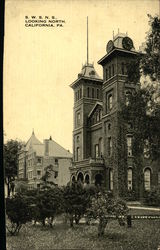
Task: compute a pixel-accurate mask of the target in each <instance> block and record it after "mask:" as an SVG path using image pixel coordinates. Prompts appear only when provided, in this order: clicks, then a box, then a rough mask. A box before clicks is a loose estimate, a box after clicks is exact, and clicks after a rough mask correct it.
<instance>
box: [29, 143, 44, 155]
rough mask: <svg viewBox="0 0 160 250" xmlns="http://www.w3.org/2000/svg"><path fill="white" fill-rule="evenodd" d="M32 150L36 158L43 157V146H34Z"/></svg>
mask: <svg viewBox="0 0 160 250" xmlns="http://www.w3.org/2000/svg"><path fill="white" fill-rule="evenodd" d="M32 148H33V150H34V152H36V155H37V156H42V157H43V156H44V144H34V145H33V146H32Z"/></svg>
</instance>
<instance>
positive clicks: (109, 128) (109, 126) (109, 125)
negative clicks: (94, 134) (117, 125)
mask: <svg viewBox="0 0 160 250" xmlns="http://www.w3.org/2000/svg"><path fill="white" fill-rule="evenodd" d="M110 130H111V124H110V123H109V124H108V131H110Z"/></svg>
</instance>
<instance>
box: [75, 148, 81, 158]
mask: <svg viewBox="0 0 160 250" xmlns="http://www.w3.org/2000/svg"><path fill="white" fill-rule="evenodd" d="M79 159H80V148H79V147H77V149H76V160H77V161H79Z"/></svg>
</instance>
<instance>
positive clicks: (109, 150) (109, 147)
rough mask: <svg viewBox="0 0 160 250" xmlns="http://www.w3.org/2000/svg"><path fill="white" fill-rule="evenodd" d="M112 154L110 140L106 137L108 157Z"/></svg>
mask: <svg viewBox="0 0 160 250" xmlns="http://www.w3.org/2000/svg"><path fill="white" fill-rule="evenodd" d="M111 154H112V138H111V137H108V155H109V156H110V155H111Z"/></svg>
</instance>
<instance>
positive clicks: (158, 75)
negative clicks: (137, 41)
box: [141, 15, 160, 81]
mask: <svg viewBox="0 0 160 250" xmlns="http://www.w3.org/2000/svg"><path fill="white" fill-rule="evenodd" d="M148 16H149V25H150V31H149V32H148V36H147V41H146V49H145V51H146V54H145V55H144V57H143V59H142V62H141V67H142V69H143V73H144V74H145V75H149V76H150V77H151V79H152V80H153V81H159V80H160V18H159V17H158V16H155V17H152V16H151V15H148Z"/></svg>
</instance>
